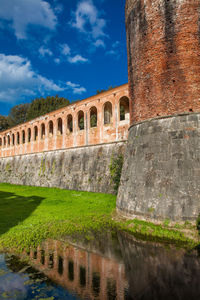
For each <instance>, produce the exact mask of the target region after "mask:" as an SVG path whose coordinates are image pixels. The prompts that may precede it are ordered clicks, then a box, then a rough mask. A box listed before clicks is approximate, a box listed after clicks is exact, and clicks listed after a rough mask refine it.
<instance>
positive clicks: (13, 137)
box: [12, 133, 15, 146]
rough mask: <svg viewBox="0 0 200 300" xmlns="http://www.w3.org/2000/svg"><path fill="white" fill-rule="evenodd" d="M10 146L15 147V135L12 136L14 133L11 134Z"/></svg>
mask: <svg viewBox="0 0 200 300" xmlns="http://www.w3.org/2000/svg"><path fill="white" fill-rule="evenodd" d="M12 145H13V146H14V145H15V135H14V133H13V134H12Z"/></svg>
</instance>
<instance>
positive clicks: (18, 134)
mask: <svg viewBox="0 0 200 300" xmlns="http://www.w3.org/2000/svg"><path fill="white" fill-rule="evenodd" d="M17 145H20V133H19V131H18V132H17Z"/></svg>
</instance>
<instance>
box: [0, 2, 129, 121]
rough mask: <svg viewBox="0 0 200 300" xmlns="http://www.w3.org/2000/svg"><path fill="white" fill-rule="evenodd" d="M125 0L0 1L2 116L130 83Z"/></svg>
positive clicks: (0, 105) (84, 96)
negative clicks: (39, 101)
mask: <svg viewBox="0 0 200 300" xmlns="http://www.w3.org/2000/svg"><path fill="white" fill-rule="evenodd" d="M124 7H125V0H0V107H1V110H0V114H2V115H7V114H8V113H9V110H10V109H11V107H13V106H14V105H17V104H21V103H27V102H31V101H32V100H33V99H35V98H37V97H46V96H48V95H50V96H55V95H59V96H61V97H65V98H67V99H69V100H70V102H73V101H75V100H81V99H85V98H87V97H89V96H92V95H95V94H96V91H97V90H100V89H107V88H108V87H109V86H119V85H121V84H124V83H127V81H128V74H127V73H128V72H127V51H126V33H125V21H124V20H125V16H124V13H125V8H124Z"/></svg>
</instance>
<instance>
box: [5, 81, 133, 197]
mask: <svg viewBox="0 0 200 300" xmlns="http://www.w3.org/2000/svg"><path fill="white" fill-rule="evenodd" d="M129 125H130V120H129V93H128V84H124V85H122V86H119V87H116V88H114V89H112V90H109V91H106V92H104V93H101V94H98V95H95V96H93V97H90V98H88V99H85V100H82V101H79V102H75V103H72V104H71V105H69V106H66V107H64V108H62V109H59V110H56V111H53V112H51V113H49V114H46V115H44V116H41V117H38V118H36V119H34V120H31V121H29V122H26V123H24V124H20V125H18V126H16V127H13V128H11V129H8V130H6V131H4V132H1V133H0V156H1V159H0V181H1V182H9V183H14V184H25V185H36V186H48V187H62V188H67V189H75V190H86V191H93V192H108V193H112V192H113V184H112V182H111V178H110V171H109V165H110V162H111V159H112V158H113V157H117V156H118V155H120V154H122V153H123V152H124V147H125V142H126V140H127V137H128V128H129Z"/></svg>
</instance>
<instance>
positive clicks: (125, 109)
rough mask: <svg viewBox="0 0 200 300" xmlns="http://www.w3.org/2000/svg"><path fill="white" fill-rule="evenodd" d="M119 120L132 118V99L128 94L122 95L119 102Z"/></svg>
mask: <svg viewBox="0 0 200 300" xmlns="http://www.w3.org/2000/svg"><path fill="white" fill-rule="evenodd" d="M118 109H119V121H129V120H130V99H129V98H128V97H127V96H122V97H121V98H120V99H119V103H118Z"/></svg>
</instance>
